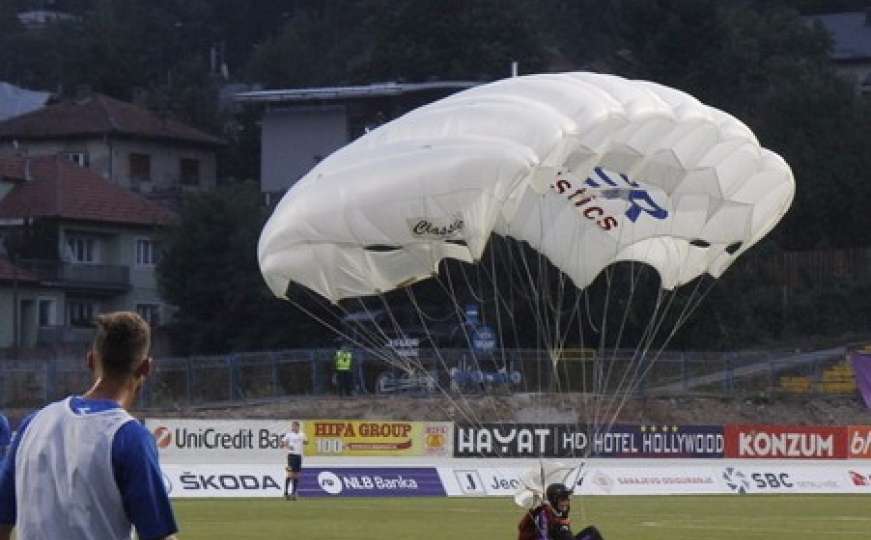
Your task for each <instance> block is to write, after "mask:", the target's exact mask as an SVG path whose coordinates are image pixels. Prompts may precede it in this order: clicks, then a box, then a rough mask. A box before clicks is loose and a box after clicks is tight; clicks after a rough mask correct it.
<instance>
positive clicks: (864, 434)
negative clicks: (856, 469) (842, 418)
mask: <svg viewBox="0 0 871 540" xmlns="http://www.w3.org/2000/svg"><path fill="white" fill-rule="evenodd" d="M847 451H848V457H849V458H850V459H871V426H848V427H847Z"/></svg>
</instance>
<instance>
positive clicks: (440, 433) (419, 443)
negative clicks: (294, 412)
mask: <svg viewBox="0 0 871 540" xmlns="http://www.w3.org/2000/svg"><path fill="white" fill-rule="evenodd" d="M305 434H306V436H307V437H308V439H309V444H308V445H307V446H306V449H305V455H307V456H437V457H449V456H450V455H451V449H452V439H453V424H452V423H450V422H404V421H393V420H309V421H307V422H306V423H305Z"/></svg>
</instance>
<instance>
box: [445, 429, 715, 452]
mask: <svg viewBox="0 0 871 540" xmlns="http://www.w3.org/2000/svg"><path fill="white" fill-rule="evenodd" d="M724 448H725V439H724V436H723V428H722V427H721V426H679V425H615V426H611V427H610V428H608V429H602V428H599V429H593V428H592V427H591V426H585V425H578V424H481V425H476V426H461V425H457V426H456V429H455V433H454V456H455V457H458V458H460V457H461V458H522V457H549V458H572V457H587V456H590V457H619V458H651V457H662V458H721V457H723V455H724Z"/></svg>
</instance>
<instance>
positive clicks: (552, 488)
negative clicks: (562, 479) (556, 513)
mask: <svg viewBox="0 0 871 540" xmlns="http://www.w3.org/2000/svg"><path fill="white" fill-rule="evenodd" d="M544 494H545V496H546V497H547V502H549V503H550V505H551V506H553V507H554V508H556V507H557V503H558V502H559V500H560V499H568V498H569V497H571V496H572V490H570V489H569V488H567V487H566V485H565V484H551V485H549V486H547V490H546V491H545V492H544Z"/></svg>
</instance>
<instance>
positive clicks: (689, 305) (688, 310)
mask: <svg viewBox="0 0 871 540" xmlns="http://www.w3.org/2000/svg"><path fill="white" fill-rule="evenodd" d="M702 281H703V278H702V279H699V281H697V282H696V285H695V287H693V291H692V293H691V294H690V296H689V298H688V299H687V301H686V304H685V305H684V308H683V309H682V310H681V313H680V314H679V315H678V318H677V320H676V322H675V324H674V325H673V326H672V328H671V330H670V331H669V333H668V335H667V336H666V337H665V339H664V340H663V342H662V343H661V344H660V346H659V347H658V349H657V350H656V352H655V353H654V354H653V356H652V358H650V359H649V360H650V361H649V362H647V363H646V365H645V366H644V367H643V371H642V372H641V373H640V377H639V378H638V379H637V381H636V382H635V385H634V387H633V388H630V389H629V391H628V392H627V394H626V395H627V396H628V395H629V394H632V393H634V392H635V391H636V390H637V386H638V383H639V382H640V381H641V380H643V378H644V377H646V376H647V375H648V374H649V372H650V370H651V369H652V368H653V365H654V364H655V362H656V361H657V360H658V358H659V357H660V356H661V355H662V352H663V351H664V350H665V348H666V347H667V346H668V344H669V343H670V342H671V340H672V339H673V338H674V336H675V335H676V334H677V331H678V330H679V329H680V328H681V327H682V326H683V325H684V324H685V323H686V322H687V321H688V320H689V317H690V315H692V313H694V312H695V310H696V309H698V307H699V306H700V305H701V303H702V301H703V300H704V299H705V298H706V297H707V295H708V294H709V293H710V292H711V290H713V288H714V286H715V285H716V280H713V279H712V280H710V283H709V285H708V286H707V287H706V288H705V290H704V291H703V292H702V293H699V289H700V287H701V284H702ZM671 294H672V299H674V298H676V297H677V293H676V292H674V291H673V292H672V293H671ZM657 332H658V329H657ZM646 356H648V355H646ZM626 399H627V398H626V397H624V403H625V400H626ZM621 406H622V405H621Z"/></svg>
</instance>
